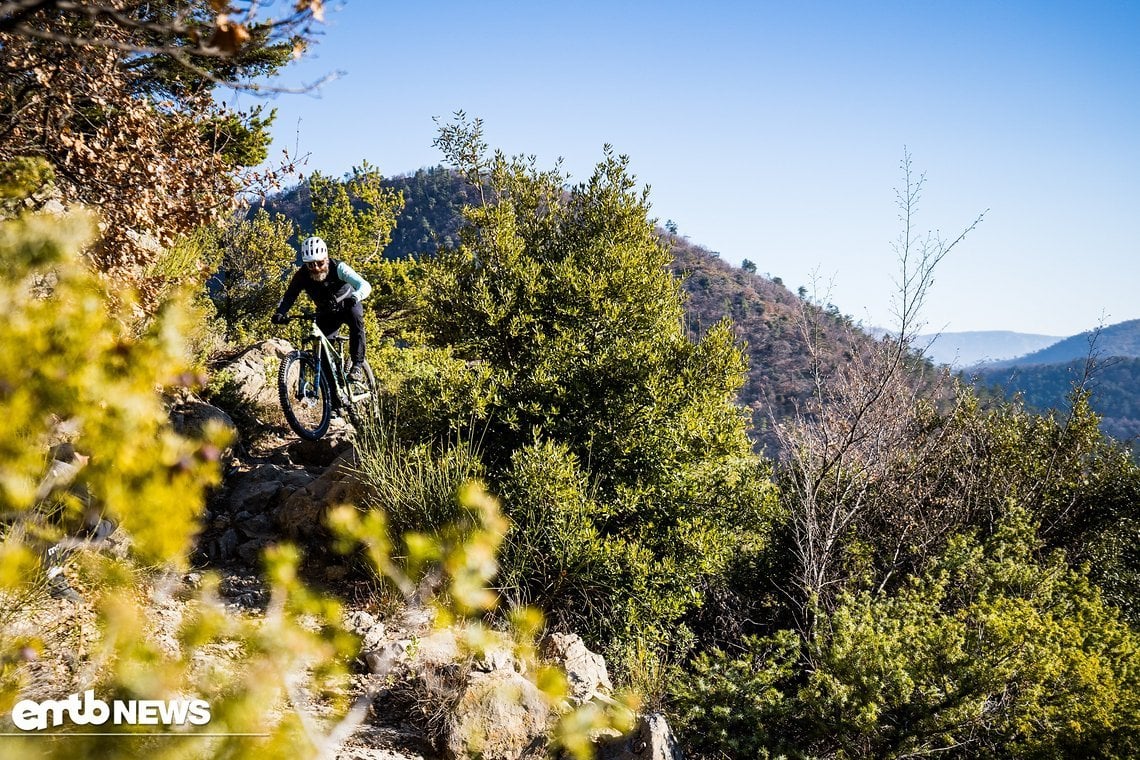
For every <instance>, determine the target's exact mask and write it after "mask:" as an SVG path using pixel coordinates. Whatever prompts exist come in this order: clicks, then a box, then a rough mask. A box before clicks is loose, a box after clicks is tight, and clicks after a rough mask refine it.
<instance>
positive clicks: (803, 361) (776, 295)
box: [669, 237, 871, 452]
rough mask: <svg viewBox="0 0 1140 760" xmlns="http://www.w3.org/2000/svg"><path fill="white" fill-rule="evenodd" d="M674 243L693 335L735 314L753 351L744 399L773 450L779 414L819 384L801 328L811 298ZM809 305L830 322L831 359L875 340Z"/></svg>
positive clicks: (827, 354)
mask: <svg viewBox="0 0 1140 760" xmlns="http://www.w3.org/2000/svg"><path fill="white" fill-rule="evenodd" d="M669 244H670V246H671V250H672V253H673V265H672V269H673V272H674V274H676V275H677V276H679V277H681V278H682V287H683V288H684V290H685V292H686V293H687V294H688V299H687V301H686V304H685V312H686V315H687V317H688V320H689V331H690V333H691V334H692V335H694V336H696V335H699V334H700V333H702V332H703V331H704V330H706V329H708V328H709V327H710V326H712V325H713V324H715V323H716V322H718V321H720V320H721V319H724V318H725V317H728V318H729V319H731V320H732V331H733V334H734V335H735V336H736V338H737V340H738V341H739V342H740V343H741V344H743V345H744V351H745V354H746V356H747V357H748V377H747V378H746V380H745V383H744V386H743V387H742V388H741V389H740V394H739V396H738V401H739V403H740V404H741V405H742V406H745V407H747V408H748V409H749V410H750V411H751V412H752V423H753V429H754V434H755V436H756V439H757V440H758V441H759V442H760V443H761V444H762V445H763V447H764V448H765V449H767V450H769V452H771V451H772V450H773V449H774V444H775V441H774V440H773V438H772V432H771V424H772V421H773V419H774V420H777V421H778V420H781V419H784V418H786V417H788V416H789V415H791V414H794V413H795V412H796V411H797V410H798V409H801V408H803V407H804V404H805V402H806V401H807V400H808V398H809V396H810V395H811V393H812V390H813V381H812V376H811V367H810V365H809V357H808V352H807V351H806V347H805V344H804V335H803V329H802V325H803V315H802V309H803V308H804V307H805V304H803V302H801V301H800V299H799V298H797V297H796V296H795V295H793V294H792V293H791V292H790V291H789V290H788V289H787V288H786V287H784V286H783V285H781V284H779V283H777V282H773V281H772V280H769V279H767V278H765V277H762V276H760V275H756V274H751V273H749V272H746V271H745V270H743V269H740V268H737V267H733V266H731V265H730V264H727V263H726V262H724V261H721V260H720V259H719V258H717V256H716V255H715V254H713V253H711V252H709V251H708V250H707V249H705V248H702V247H701V246H699V245H695V244H693V243H690V242H688V241H686V240H683V239H681V238H677V237H671V238H670V239H669ZM807 308H808V309H815V310H816V315H817V316H818V317H820V321H821V322H822V324H823V325H825V330H824V333H823V335H822V336H821V339H820V344H821V346H823V352H822V353H823V357H824V363H825V365H828V366H834V364H836V363H838V362H839V361H842V357H843V356H844V354H846V353H847V352H849V351H850V348H851V343H852V341H856V342H864V341H870V340H871V338H870V337H869V336H867V335H865V334H864V333H863V332H862V331H860V330H858V329H857V328H855V327H854V326H853V325H851V324H850V322H849V321H847V320H845V318H843V317H842V316H839V315H838V313H835V312H826V313H821V312H819V310H818V309H816V307H814V306H811V305H807ZM825 369H826V368H825Z"/></svg>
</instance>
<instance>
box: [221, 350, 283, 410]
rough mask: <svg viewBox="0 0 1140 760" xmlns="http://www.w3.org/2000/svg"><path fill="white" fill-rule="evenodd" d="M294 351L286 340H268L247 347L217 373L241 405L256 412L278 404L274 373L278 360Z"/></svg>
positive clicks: (279, 362)
mask: <svg viewBox="0 0 1140 760" xmlns="http://www.w3.org/2000/svg"><path fill="white" fill-rule="evenodd" d="M292 350H293V346H291V345H290V344H289V343H288V341H284V340H281V339H280V338H271V339H269V340H266V341H262V342H261V343H258V344H256V345H253V346H250V347H249V348H247V349H246V350H245V351H243V352H242V353H241V354H239V355H238V357H237V358H236V359H233V360H232V361H230V362H228V363H227V364H225V365H224V366H222V367H221V369H219V370H218V372H219V373H220V374H221V375H222V377H223V378H224V379H225V383H226V385H227V386H228V387H229V389H230V390H232V392H233V393H234V394H235V395H236V396H237V397H238V399H239V400H240V401H241V402H244V403H246V404H249V405H251V406H252V407H253V408H255V409H271V408H274V407H276V406H277V405H278V403H279V402H278V399H277V371H278V368H279V367H280V366H281V359H282V358H283V357H284V356H286V355H287V354H288V353H289V352H290V351H292Z"/></svg>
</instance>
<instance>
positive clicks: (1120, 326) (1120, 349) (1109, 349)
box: [979, 319, 1140, 370]
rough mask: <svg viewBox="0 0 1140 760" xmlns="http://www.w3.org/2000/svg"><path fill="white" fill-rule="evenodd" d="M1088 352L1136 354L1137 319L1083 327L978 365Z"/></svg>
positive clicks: (1037, 361)
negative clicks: (1043, 345)
mask: <svg viewBox="0 0 1140 760" xmlns="http://www.w3.org/2000/svg"><path fill="white" fill-rule="evenodd" d="M1090 356H1095V357H1099V358H1102V359H1107V358H1109V357H1114V356H1119V357H1129V358H1137V357H1140V319H1132V320H1129V321H1127V322H1118V323H1117V324H1114V325H1108V326H1107V327H1101V328H1098V329H1095V330H1087V331H1085V332H1083V333H1081V334H1080V335H1073V336H1072V337H1069V338H1065V339H1064V340H1061V341H1058V342H1057V343H1054V344H1053V345H1051V346H1048V347H1046V348H1043V349H1041V350H1039V351H1034V352H1033V353H1030V354H1027V355H1025V356H1021V357H1017V358H1015V359H1008V360H1005V361H1000V362H992V363H989V364H986V365H984V366H983V367H979V369H987V370H988V369H1001V368H1006V367H1026V366H1031V365H1045V364H1065V363H1068V362H1072V361H1076V360H1080V359H1085V358H1087V357H1090Z"/></svg>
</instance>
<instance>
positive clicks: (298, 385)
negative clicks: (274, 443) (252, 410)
mask: <svg viewBox="0 0 1140 760" xmlns="http://www.w3.org/2000/svg"><path fill="white" fill-rule="evenodd" d="M277 393H278V396H279V397H280V399H281V411H282V412H284V413H285V421H286V422H288V423H289V427H291V428H293V432H295V433H296V434H297V435H299V436H301V437H302V438H304V439H305V440H308V441H315V440H317V439H318V438H320V437H321V436H323V435H324V434H325V432H326V431H327V430H328V429H329V421H330V420H331V419H332V396H331V395H330V393H329V384H328V380H327V379H326V378H325V376H324V375H323V374H322V375H321V377H320V381H319V382H318V381H317V362H316V360H315V359H314V358H313V356H312V355H311V354H308V353H306V352H303V351H294V352H292V353H291V354H289V355H288V356H286V357H285V358H284V359H282V360H281V370H280V371H279V372H278V373H277Z"/></svg>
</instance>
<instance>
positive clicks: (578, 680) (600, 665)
mask: <svg viewBox="0 0 1140 760" xmlns="http://www.w3.org/2000/svg"><path fill="white" fill-rule="evenodd" d="M542 656H543V659H545V660H547V661H548V662H550V663H552V664H555V665H558V666H559V667H560V668H562V669H563V670H564V671H565V672H566V681H567V685H568V686H569V687H570V700H571V703H572V704H573V705H575V706H577V705H581V704H584V703H586V702H589V701H590V700H591V699H594V698H595V697H598V696H603V697H608V696H609V695H610V694H611V693H612V692H613V688H614V687H613V684H611V683H610V674H609V672H608V671H607V670H606V660H605V658H604V657H602V656H601V655H600V654H597V653H596V652H591V651H590V650H589V649H587V648H586V643H585V642H584V641H582V637H581V636H579V635H578V634H576V633H553V634H551V635H550V636H547V637H546V640H545V641H543V644H542Z"/></svg>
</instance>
